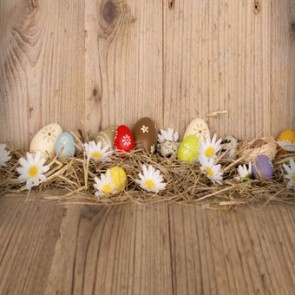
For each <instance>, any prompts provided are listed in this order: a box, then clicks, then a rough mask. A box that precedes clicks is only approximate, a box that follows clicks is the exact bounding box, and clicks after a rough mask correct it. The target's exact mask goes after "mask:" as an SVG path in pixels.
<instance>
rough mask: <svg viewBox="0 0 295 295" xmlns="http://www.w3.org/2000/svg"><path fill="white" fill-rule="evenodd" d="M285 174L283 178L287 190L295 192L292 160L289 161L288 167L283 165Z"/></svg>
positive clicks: (294, 167)
mask: <svg viewBox="0 0 295 295" xmlns="http://www.w3.org/2000/svg"><path fill="white" fill-rule="evenodd" d="M283 167H284V169H285V171H286V172H287V174H285V175H284V176H285V178H286V179H288V185H287V186H288V188H290V189H293V190H295V163H294V160H293V159H290V162H289V166H288V165H287V164H284V165H283Z"/></svg>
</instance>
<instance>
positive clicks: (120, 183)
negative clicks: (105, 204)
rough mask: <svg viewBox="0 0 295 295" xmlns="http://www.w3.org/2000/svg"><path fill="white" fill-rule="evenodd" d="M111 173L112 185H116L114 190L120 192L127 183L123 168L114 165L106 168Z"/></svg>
mask: <svg viewBox="0 0 295 295" xmlns="http://www.w3.org/2000/svg"><path fill="white" fill-rule="evenodd" d="M108 171H109V173H110V174H111V177H112V180H113V183H114V185H115V186H116V190H117V191H118V192H121V191H122V190H124V188H125V187H126V185H127V175H126V172H125V170H124V169H123V168H121V167H118V166H115V167H112V168H110V169H108Z"/></svg>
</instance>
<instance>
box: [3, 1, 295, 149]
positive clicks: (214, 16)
mask: <svg viewBox="0 0 295 295" xmlns="http://www.w3.org/2000/svg"><path fill="white" fill-rule="evenodd" d="M293 23H295V5H294V1H293V0H282V1H280V0H269V1H262V0H241V1H236V0H212V1H207V0H182V1H180V0H169V1H168V0H167V1H166V0H162V1H158V0H150V1H144V0H87V1H86V0H85V1H77V0H65V1H58V0H53V1H50V0H43V1H39V0H25V1H20V0H3V1H1V3H0V41H1V42H0V84H1V87H0V102H1V103H0V126H1V128H0V141H1V142H14V143H16V144H17V145H19V146H22V147H28V144H29V142H30V140H31V138H32V136H33V135H34V133H35V132H36V131H37V130H38V129H40V127H42V126H44V125H45V124H47V123H50V122H53V121H57V122H59V123H60V124H61V125H62V126H63V128H64V129H66V130H73V129H76V128H81V129H82V130H84V131H86V132H87V133H89V134H90V136H94V135H95V133H96V132H97V131H98V130H99V129H100V128H103V127H106V126H107V125H110V124H127V125H129V126H130V127H132V125H133V124H135V122H136V121H137V120H138V119H139V118H140V117H142V116H151V117H153V118H154V119H155V121H156V123H157V125H158V127H159V128H162V127H165V128H166V127H174V128H175V129H178V130H179V131H180V134H183V132H184V131H185V127H186V126H187V124H188V123H189V121H190V120H192V119H193V118H194V117H204V116H206V114H208V113H209V112H212V111H216V110H227V111H228V113H227V114H225V115H221V116H219V117H217V118H211V119H210V120H209V125H210V127H211V130H212V133H214V132H217V133H218V134H219V135H220V136H223V135H225V134H234V135H236V136H237V137H239V138H243V139H247V138H253V137H255V136H259V135H262V134H264V135H269V134H272V135H274V136H277V135H278V133H279V132H280V131H281V130H282V129H284V128H287V127H289V128H294V127H295V115H294V113H295V98H294V96H295V86H294V85H295V83H294V80H295V70H294V69H295V53H294V52H295V50H294V46H295V33H294V30H292V24H293Z"/></svg>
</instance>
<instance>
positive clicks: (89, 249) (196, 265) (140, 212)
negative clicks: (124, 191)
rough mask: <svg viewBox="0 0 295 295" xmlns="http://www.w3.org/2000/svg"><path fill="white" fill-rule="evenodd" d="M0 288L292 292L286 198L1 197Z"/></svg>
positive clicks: (294, 222) (294, 245)
mask: <svg viewBox="0 0 295 295" xmlns="http://www.w3.org/2000/svg"><path fill="white" fill-rule="evenodd" d="M0 294H1V295H3V294H22V295H23V294H29V295H34V294H48V295H52V294H59V295H60V294H81V295H82V294H83V295H87V294H99V295H103V294H120V295H123V294H135V295H137V294H151V295H156V294H161V295H165V294H168V295H169V294H173V295H176V294H179V295H186V294H188V295H191V294H226V295H229V294H275V295H278V294H288V295H289V294H295V207H290V206H289V207H288V206H283V205H273V206H267V207H264V208H263V209H259V210H258V209H247V208H241V209H236V210H234V211H213V210H205V209H200V208H190V207H184V206H179V205H164V204H160V205H149V206H143V205H135V204H126V205H120V206H112V207H98V206H86V205H61V204H56V203H53V202H49V201H27V202H25V201H24V200H21V199H19V198H13V197H2V198H0Z"/></svg>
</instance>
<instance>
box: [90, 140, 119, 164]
mask: <svg viewBox="0 0 295 295" xmlns="http://www.w3.org/2000/svg"><path fill="white" fill-rule="evenodd" d="M84 149H85V152H86V154H87V157H88V158H89V159H93V160H95V161H110V158H109V156H110V155H111V154H112V153H113V152H112V151H111V150H110V146H109V145H105V146H104V147H102V144H101V142H98V143H95V141H90V142H89V143H85V144H84Z"/></svg>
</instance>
